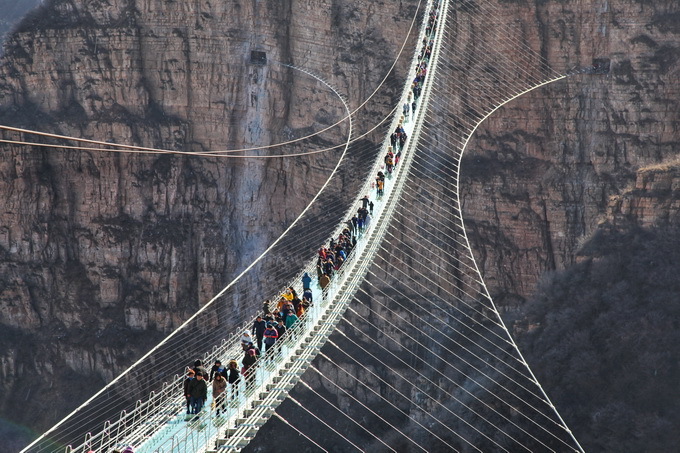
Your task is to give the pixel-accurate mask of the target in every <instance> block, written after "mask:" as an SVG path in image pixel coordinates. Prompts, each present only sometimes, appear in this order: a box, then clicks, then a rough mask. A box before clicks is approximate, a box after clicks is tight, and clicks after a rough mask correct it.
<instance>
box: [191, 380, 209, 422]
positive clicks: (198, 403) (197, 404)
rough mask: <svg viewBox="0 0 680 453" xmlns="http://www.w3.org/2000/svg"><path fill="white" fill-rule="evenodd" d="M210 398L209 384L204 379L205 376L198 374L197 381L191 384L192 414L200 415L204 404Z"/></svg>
mask: <svg viewBox="0 0 680 453" xmlns="http://www.w3.org/2000/svg"><path fill="white" fill-rule="evenodd" d="M207 398H208V384H206V383H205V380H204V379H203V374H200V373H196V379H194V380H193V381H191V382H190V383H189V400H190V403H191V413H192V414H198V413H199V412H201V409H203V403H205V400H206V399H207Z"/></svg>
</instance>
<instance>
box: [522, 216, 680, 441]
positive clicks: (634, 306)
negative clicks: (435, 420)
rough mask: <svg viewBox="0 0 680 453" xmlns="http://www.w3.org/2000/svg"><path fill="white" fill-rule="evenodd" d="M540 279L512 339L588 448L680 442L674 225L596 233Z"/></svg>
mask: <svg viewBox="0 0 680 453" xmlns="http://www.w3.org/2000/svg"><path fill="white" fill-rule="evenodd" d="M581 255H582V257H583V260H582V261H581V262H580V263H579V264H577V265H575V266H573V267H571V268H570V269H567V270H566V271H564V272H560V273H556V274H553V275H551V276H550V277H549V278H547V279H546V280H545V281H544V282H543V284H542V287H541V289H540V291H539V294H538V295H537V296H536V297H534V299H533V300H532V301H531V302H530V303H529V304H528V305H527V310H526V312H525V314H524V317H523V322H522V324H524V325H525V326H531V327H530V328H528V329H521V331H523V332H524V333H522V334H520V335H519V338H518V341H519V346H520V349H521V350H522V351H524V353H525V356H526V358H527V361H528V362H529V363H530V365H532V368H533V369H534V371H535V372H536V376H537V378H538V380H539V382H541V383H542V384H543V386H544V388H545V389H546V391H547V392H548V394H549V395H550V397H551V398H552V400H553V402H554V403H555V405H556V406H557V409H558V410H559V411H560V412H561V413H562V415H563V417H564V419H565V421H566V423H567V425H568V426H569V427H570V428H571V429H572V430H573V431H574V433H575V435H576V437H577V438H578V439H579V440H580V442H581V443H582V445H583V447H584V448H585V450H586V451H589V452H605V451H606V452H612V451H627V452H643V451H644V452H668V451H674V450H676V449H677V445H679V444H680V432H679V431H678V430H677V429H675V428H676V427H677V426H680V386H678V382H679V381H680V329H679V327H680V326H679V324H680V279H678V275H680V229H678V228H672V229H670V228H665V229H651V230H642V229H633V230H629V231H625V232H620V231H614V230H613V229H610V228H603V229H601V230H600V231H599V232H598V234H596V235H595V237H594V238H593V239H592V240H591V241H589V242H588V243H587V244H586V245H585V246H584V247H583V250H582V251H581Z"/></svg>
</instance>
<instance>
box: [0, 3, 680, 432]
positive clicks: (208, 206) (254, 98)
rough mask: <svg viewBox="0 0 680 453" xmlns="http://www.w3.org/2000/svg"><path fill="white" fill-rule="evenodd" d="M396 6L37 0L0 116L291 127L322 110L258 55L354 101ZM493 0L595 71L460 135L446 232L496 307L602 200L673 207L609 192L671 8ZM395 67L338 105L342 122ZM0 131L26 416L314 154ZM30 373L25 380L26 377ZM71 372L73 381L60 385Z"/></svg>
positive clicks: (108, 361) (218, 131) (158, 129)
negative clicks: (147, 151) (458, 232)
mask: <svg viewBox="0 0 680 453" xmlns="http://www.w3.org/2000/svg"><path fill="white" fill-rule="evenodd" d="M415 3H416V2H415V1H409V2H399V3H392V2H389V3H387V2H386V3H381V2H378V3H375V2H372V1H365V2H352V3H349V2H342V1H327V2H321V3H319V2H309V1H292V0H291V1H284V2H265V1H259V0H254V1H238V0H234V1H228V2H222V3H211V2H205V3H182V2H174V1H157V0H149V1H137V2H136V1H119V2H79V1H70V2H65V1H55V2H51V3H48V4H46V5H45V6H44V7H42V8H41V9H38V10H37V11H36V12H34V13H31V14H30V16H29V17H27V18H26V19H25V20H24V21H23V23H22V24H21V25H20V26H19V28H18V30H17V33H16V34H14V35H13V36H11V37H10V38H9V39H8V41H7V44H6V48H5V56H4V59H3V62H2V67H1V69H0V105H2V112H1V113H2V123H3V124H13V125H18V126H29V127H31V128H35V129H40V130H45V131H53V132H58V133H62V134H67V135H74V136H79V137H86V138H93V139H98V140H104V141H107V140H109V141H114V142H119V143H128V144H139V145H144V146H153V147H158V148H164V149H169V150H182V151H194V152H196V151H203V150H215V149H226V148H235V147H236V148H238V147H251V146H261V145H268V144H271V143H277V142H280V141H283V140H286V139H289V138H294V137H300V136H303V135H306V134H308V133H310V132H314V131H316V130H319V129H322V128H323V127H325V126H326V125H328V124H332V123H333V122H335V120H337V119H339V118H341V117H342V115H343V111H342V108H341V105H340V104H339V102H338V101H337V99H336V98H335V97H334V96H332V95H331V94H330V92H329V91H328V90H327V88H325V87H324V86H323V85H322V84H319V82H318V81H316V80H314V79H312V78H308V77H301V76H300V74H299V73H296V72H295V71H294V70H291V69H289V68H285V67H282V66H281V65H279V64H277V62H289V61H290V62H293V63H295V64H298V65H303V66H305V67H308V68H311V69H313V70H314V72H315V73H317V74H320V75H323V76H324V78H327V79H328V81H329V82H330V83H331V84H332V85H333V86H335V87H337V88H338V89H339V91H340V92H341V93H345V94H347V95H348V97H349V102H350V104H351V105H352V106H357V105H358V104H359V102H360V101H361V100H363V99H365V98H366V97H367V96H368V94H370V93H371V92H372V91H373V89H374V88H376V87H377V86H378V84H379V83H380V81H381V79H382V77H384V76H385V75H386V74H387V73H388V69H389V65H390V64H391V62H392V61H393V60H394V56H395V54H396V51H397V49H398V47H399V46H400V44H401V40H402V39H403V38H404V36H405V33H406V30H405V28H406V27H407V26H408V19H407V18H409V17H411V16H412V14H413V8H414V4H415ZM498 5H499V8H500V9H501V11H503V14H504V16H507V20H508V21H512V22H515V23H517V24H518V27H517V30H518V31H517V32H518V36H519V37H520V38H521V39H522V41H523V42H527V43H528V45H530V46H531V47H532V48H534V49H536V50H538V51H539V52H540V53H541V54H542V55H543V56H545V58H547V60H548V61H549V62H550V63H551V64H552V65H553V66H554V67H555V68H556V69H557V70H558V71H565V72H566V71H567V70H570V69H572V68H583V67H588V66H591V65H592V64H593V62H594V60H598V61H600V62H601V63H602V65H603V66H606V65H608V68H609V70H608V71H606V73H601V74H579V75H575V76H573V77H571V78H569V79H567V80H566V81H563V82H558V83H556V84H554V85H552V86H549V87H547V88H544V89H542V90H540V91H536V92H533V93H532V94H530V95H527V96H524V97H522V98H520V99H518V100H516V101H513V102H512V103H510V104H508V105H507V106H506V107H504V108H503V109H502V110H501V111H499V112H497V113H496V114H495V115H494V116H493V117H491V118H490V119H489V120H487V122H486V123H485V124H484V125H483V127H482V128H481V129H480V130H479V131H478V132H477V134H476V135H475V137H474V138H473V141H472V143H471V145H470V148H469V151H468V154H467V155H466V156H465V161H464V162H463V168H462V170H463V177H464V178H465V181H463V183H462V184H461V187H465V189H464V194H463V198H462V199H463V202H464V204H465V216H466V221H467V227H468V231H469V234H470V237H471V240H472V242H473V247H474V248H475V249H476V253H477V257H478V259H479V263H480V267H481V268H482V270H483V273H484V274H485V277H486V279H487V282H488V284H489V286H490V288H491V289H492V292H493V293H494V295H495V296H496V300H497V301H498V302H500V303H501V304H503V305H504V306H509V307H511V306H513V305H514V304H517V303H520V302H521V301H522V300H523V299H524V298H525V297H526V296H527V295H528V294H531V293H532V291H533V290H534V287H535V282H536V281H537V279H538V278H539V277H540V275H541V274H542V273H543V272H544V271H546V270H551V269H558V268H564V267H567V266H569V265H570V264H571V263H573V262H574V261H575V259H576V252H577V250H578V248H579V244H580V243H581V241H582V240H583V238H586V237H587V236H588V235H589V234H590V233H591V232H592V231H593V230H594V228H595V227H596V225H597V223H598V221H599V220H600V219H601V217H602V216H603V214H605V212H607V209H611V211H612V212H619V213H620V214H621V215H629V214H636V213H640V212H642V211H644V213H645V214H644V216H641V217H640V218H644V219H649V218H655V219H658V218H664V214H663V210H664V209H672V208H673V207H674V205H673V204H672V203H666V204H664V203H661V202H657V201H644V199H645V198H644V197H637V198H633V197H634V196H637V195H639V194H640V193H641V192H640V191H639V190H638V191H637V192H636V191H632V192H624V191H625V190H626V188H627V187H631V186H632V184H633V182H634V181H635V179H636V171H637V170H638V169H640V168H642V167H646V166H650V165H654V164H659V163H663V162H664V161H666V160H668V159H670V158H671V157H672V156H673V154H674V152H675V151H677V149H678V142H679V141H680V140H679V138H678V134H679V133H678V128H679V117H678V115H679V114H678V112H679V111H680V110H679V109H678V103H679V102H680V96H679V94H680V93H679V92H678V90H680V86H679V85H678V83H677V79H678V76H679V75H680V73H679V62H678V58H679V57H680V50H679V48H678V44H677V43H678V34H679V33H680V28H678V25H677V24H678V23H680V12H679V11H678V6H677V2H675V1H673V0H666V1H657V2H653V3H650V2H638V1H633V0H615V1H566V2H564V1H560V2H556V1H547V2H546V1H541V2H535V4H533V3H531V2H499V3H498ZM252 52H264V53H265V54H266V58H267V64H266V65H261V64H260V61H259V60H258V58H260V56H261V54H257V53H256V54H253V53H252ZM406 70H407V68H404V67H401V68H400V69H399V71H401V72H400V73H399V74H397V75H392V76H391V79H390V80H396V81H397V82H400V81H401V80H402V78H403V75H404V73H405V71H406ZM397 86H398V83H395V84H394V85H392V86H391V88H390V90H391V91H390V90H387V91H385V92H381V94H380V96H379V97H378V99H377V100H376V102H375V103H371V107H370V108H371V111H365V112H362V118H363V119H365V120H366V126H365V129H369V125H371V124H373V123H374V119H375V118H376V117H380V116H381V115H383V114H384V113H385V111H386V105H387V103H386V102H385V101H386V100H387V99H389V98H390V96H391V95H393V93H394V92H396V89H397V88H396V87H397ZM344 133H346V130H344V129H343V127H342V126H341V127H338V128H336V129H335V130H333V131H330V132H329V133H328V135H327V136H324V137H323V138H324V140H323V141H324V142H329V141H330V142H337V141H338V140H339V138H340V137H343V136H344V135H343V134H344ZM5 137H12V138H16V137H17V134H5ZM25 138H29V137H28V136H26V137H25ZM31 139H32V138H31ZM320 141H322V140H320ZM307 146H319V144H318V143H311V144H306V145H305V148H306V147H307ZM299 148H301V147H299ZM3 151H4V152H3V154H2V159H1V161H0V172H1V173H2V178H0V180H1V182H0V184H1V186H0V192H1V193H2V194H3V195H5V196H4V197H3V198H2V200H3V201H2V203H3V205H2V209H1V210H0V213H1V214H0V218H2V222H1V225H2V228H1V229H0V247H1V248H0V253H2V262H1V263H0V266H1V269H2V272H0V275H1V276H2V277H1V279H2V281H1V283H2V284H1V286H0V290H1V293H0V303H1V304H2V307H1V311H0V316H1V318H0V322H1V323H2V325H3V326H7V327H8V328H7V329H5V332H7V333H6V335H3V337H2V344H3V348H0V351H3V352H2V357H0V363H2V367H1V368H0V378H1V379H0V382H2V384H1V385H2V390H3V393H4V394H5V395H8V397H7V398H5V400H4V401H3V403H2V404H3V405H2V412H3V413H4V416H6V417H12V418H13V420H15V421H17V422H18V423H23V424H30V425H31V426H32V427H34V428H36V429H37V430H41V429H43V428H45V427H46V426H47V425H49V424H51V423H52V422H53V421H54V420H56V419H58V418H60V416H61V415H63V413H64V412H65V409H66V408H68V407H72V406H73V404H74V403H75V402H76V400H77V399H78V397H80V398H81V399H82V398H84V397H85V396H86V395H87V394H89V393H91V391H92V390H93V389H95V388H97V387H100V386H101V384H102V383H103V382H105V381H108V380H110V379H111V377H112V376H114V375H116V374H117V373H118V372H119V371H120V370H121V369H123V368H124V367H125V366H127V365H128V364H129V363H131V362H132V361H133V359H134V358H135V357H136V356H138V355H139V353H140V351H142V350H144V349H146V348H147V347H148V346H149V345H151V344H153V343H155V342H156V341H157V339H158V338H160V337H161V336H162V335H163V334H164V333H166V332H168V331H169V330H170V329H171V328H173V327H174V326H176V325H177V324H178V323H179V322H180V321H181V320H182V319H184V318H186V317H187V316H188V314H190V313H192V312H193V311H195V309H196V308H197V307H198V306H199V305H200V304H201V303H203V302H205V301H206V300H207V299H209V298H210V297H211V296H212V295H213V294H215V293H216V292H217V291H219V289H221V288H222V286H223V285H224V284H225V283H226V282H228V281H229V280H230V279H231V277H232V276H233V275H234V273H235V272H236V271H237V270H239V269H241V268H243V267H244V265H246V264H247V263H249V262H250V261H251V260H252V258H253V257H254V256H255V255H256V254H257V253H258V251H260V250H262V249H263V248H264V247H265V245H266V244H268V242H269V241H270V240H271V238H272V237H275V236H276V235H277V233H278V232H280V231H282V229H283V227H284V226H285V225H287V224H288V223H289V222H290V221H291V219H292V218H294V216H295V214H296V213H297V212H298V211H299V210H300V209H301V207H302V206H304V205H305V204H306V201H307V199H308V198H309V196H310V195H311V194H313V193H314V192H315V189H316V188H317V187H318V186H319V184H320V183H321V181H323V179H324V177H325V175H326V174H327V172H328V170H329V168H330V167H331V166H332V165H333V164H334V161H333V159H332V158H330V157H327V155H324V154H322V155H320V156H318V157H307V158H299V159H295V160H248V161H241V160H223V159H218V158H211V159H206V158H196V157H191V156H175V155H163V156H139V155H127V154H126V155H119V154H116V155H109V154H101V153H96V152H75V151H54V150H44V149H39V148H37V147H34V148H26V147H19V146H11V145H3ZM641 174H644V172H642V173H641ZM654 174H655V175H657V176H655V178H657V177H658V178H662V176H661V175H662V174H664V172H663V171H662V170H661V171H659V172H658V173H654ZM641 177H642V176H641ZM664 177H665V176H664ZM643 179H644V178H643ZM658 180H659V181H660V180H661V179H658ZM647 187H652V185H651V184H650V183H647V182H645V183H644V184H643V186H642V189H645V188H647ZM654 187H656V186H654ZM672 187H673V185H672V184H671V188H672ZM664 190H666V189H664ZM646 193H647V194H648V199H650V200H651V198H650V197H652V196H655V197H657V199H660V198H662V197H659V194H660V192H658V191H656V189H655V190H654V193H653V194H650V193H649V192H646ZM290 194H296V195H297V196H295V197H293V196H289V195H290ZM636 194H637V195H636ZM617 197H618V198H617ZM626 200H628V201H626ZM643 201H644V202H643ZM645 203H646V204H645ZM654 206H656V207H659V209H658V211H657V213H655V214H649V212H650V211H649V209H651V207H654ZM656 207H655V209H656ZM666 217H667V218H669V219H670V218H672V217H673V216H672V215H671V214H668V215H666ZM645 221H648V220H645ZM258 306H259V302H258ZM244 309H245V308H244ZM10 327H11V328H10ZM37 372H39V373H40V374H41V375H43V376H44V379H43V380H41V381H40V382H38V383H36V384H35V386H34V385H33V384H32V383H31V384H30V385H29V384H28V381H32V379H26V378H27V377H30V376H33V375H34V373H37ZM76 383H77V385H78V386H79V387H78V388H81V389H82V390H80V391H79V394H78V395H74V394H73V391H70V392H69V391H66V390H65V389H67V388H71V389H72V388H73V386H74V385H76ZM37 394H39V395H47V396H44V397H42V398H41V399H39V400H38V399H36V398H35V395H37ZM18 405H21V406H22V407H24V408H25V410H24V411H22V412H21V413H17V412H16V411H15V408H16V407H17V406H18ZM45 405H48V406H50V407H51V409H50V410H48V411H46V410H43V409H42V408H43V407H44V406H45ZM62 411H64V412H62Z"/></svg>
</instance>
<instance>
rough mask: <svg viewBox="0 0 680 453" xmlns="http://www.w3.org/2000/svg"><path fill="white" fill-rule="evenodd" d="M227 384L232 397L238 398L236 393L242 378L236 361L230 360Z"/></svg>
mask: <svg viewBox="0 0 680 453" xmlns="http://www.w3.org/2000/svg"><path fill="white" fill-rule="evenodd" d="M227 372H228V375H227V382H228V383H229V387H230V388H231V397H232V398H235V397H236V391H237V390H238V381H239V379H240V378H241V374H240V373H239V371H238V363H237V362H236V360H230V361H229V366H228V368H227Z"/></svg>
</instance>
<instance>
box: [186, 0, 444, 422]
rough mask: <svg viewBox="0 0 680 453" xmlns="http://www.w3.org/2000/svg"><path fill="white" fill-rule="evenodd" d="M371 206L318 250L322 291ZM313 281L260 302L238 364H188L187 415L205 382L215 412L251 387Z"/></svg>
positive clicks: (432, 22)
mask: <svg viewBox="0 0 680 453" xmlns="http://www.w3.org/2000/svg"><path fill="white" fill-rule="evenodd" d="M438 8H439V2H438V1H435V2H434V5H433V8H432V10H431V11H430V13H429V17H428V24H427V28H426V36H425V38H424V39H423V41H422V48H421V50H420V53H419V54H418V63H417V64H416V67H415V77H414V78H413V80H412V83H411V88H410V91H409V94H408V96H407V100H406V102H405V103H404V105H403V108H402V115H401V116H400V118H399V121H398V124H397V127H396V128H395V130H394V132H393V133H392V134H390V146H389V147H388V149H387V153H386V155H385V157H384V164H385V165H384V168H383V169H384V170H385V171H387V176H388V177H389V176H390V175H391V174H392V172H393V170H394V167H395V166H396V165H398V164H399V160H400V158H401V154H402V150H403V149H404V147H405V144H406V140H407V139H408V136H407V134H406V131H405V130H404V124H405V123H406V122H408V120H409V117H410V116H412V115H413V114H414V113H415V111H416V108H417V105H418V104H417V102H418V99H419V98H420V96H421V94H422V87H423V83H424V81H425V77H426V75H427V68H428V63H429V60H430V56H431V54H432V48H433V44H434V40H433V37H434V33H435V32H436V29H437V15H438ZM385 177H386V175H385V173H384V172H383V171H379V172H378V173H377V175H376V178H375V184H374V187H375V188H376V198H377V200H380V199H381V198H382V197H383V195H384V188H385ZM373 209H374V203H373V201H371V200H370V198H369V196H368V195H365V196H364V197H363V198H361V199H360V200H359V207H358V209H357V212H356V214H354V215H353V216H352V217H351V218H350V219H348V220H347V221H346V222H345V226H344V228H343V229H342V231H341V232H340V234H339V235H338V237H337V238H332V239H331V240H330V241H329V243H328V244H324V245H322V246H321V247H320V248H319V250H318V256H317V261H316V274H317V275H316V277H317V281H316V283H317V284H318V287H319V288H320V289H321V290H322V294H325V289H326V288H327V286H328V284H329V283H330V282H331V280H332V278H333V276H334V274H335V273H336V272H338V271H339V270H340V269H341V268H342V265H343V264H344V263H345V262H346V260H347V259H348V258H349V256H350V253H351V252H352V250H353V249H354V247H355V246H356V245H357V241H358V240H359V239H361V238H362V237H363V233H364V232H365V231H366V229H367V228H368V227H369V225H370V224H371V221H372V216H373ZM311 285H312V277H310V276H309V275H308V274H307V273H305V274H304V275H303V277H302V294H298V293H297V291H296V290H295V289H294V288H293V287H292V286H291V287H288V288H287V289H286V290H285V291H284V292H283V294H281V296H280V297H279V299H278V300H277V301H276V303H275V304H273V303H272V302H271V301H270V300H266V301H265V302H264V304H263V313H262V314H261V315H258V316H257V318H256V319H255V321H254V322H253V325H252V328H251V329H246V330H244V332H243V334H242V335H241V348H242V350H243V356H242V358H241V363H240V364H239V363H238V362H237V361H236V360H229V361H228V362H227V363H224V364H223V363H222V362H221V360H215V362H214V364H213V365H212V367H211V369H210V371H208V370H207V368H205V366H204V364H203V362H202V361H201V360H196V361H195V362H194V364H193V366H192V367H188V368H187V374H186V377H185V380H184V396H185V398H186V411H187V414H188V415H193V414H198V413H200V411H201V410H202V408H203V405H204V403H205V402H206V401H207V399H208V386H209V385H210V386H212V400H213V407H214V409H215V410H216V415H218V416H219V415H220V413H221V411H224V409H225V406H226V404H227V403H228V401H230V400H232V399H234V398H235V397H236V396H237V393H238V389H239V385H240V383H241V379H243V380H244V381H245V385H246V388H249V387H252V385H253V383H254V378H255V366H256V364H257V362H258V358H260V357H262V358H264V359H268V358H269V357H268V356H267V351H269V350H271V349H272V348H274V346H275V345H276V343H277V342H278V341H280V340H281V339H282V338H284V337H285V336H286V334H287V332H289V331H290V329H292V328H293V327H294V326H295V324H296V323H297V322H298V321H299V320H300V318H301V317H302V316H304V315H305V312H306V311H307V310H308V309H309V308H310V307H311V306H312V304H313V303H314V300H313V299H314V297H313V292H312V289H311Z"/></svg>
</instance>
